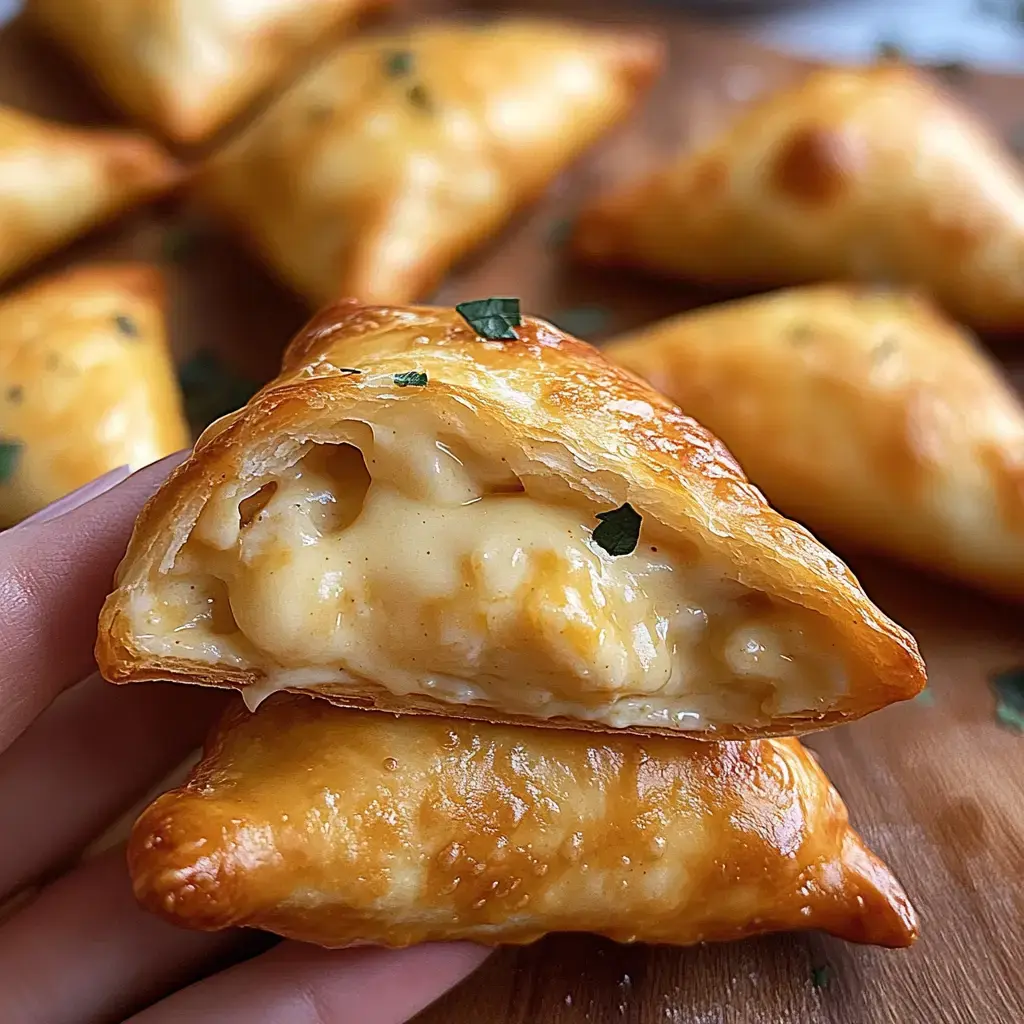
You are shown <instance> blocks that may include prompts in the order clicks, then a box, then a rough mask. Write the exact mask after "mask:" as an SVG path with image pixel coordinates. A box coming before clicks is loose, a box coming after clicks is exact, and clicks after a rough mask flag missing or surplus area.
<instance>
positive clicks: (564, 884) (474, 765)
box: [128, 696, 917, 946]
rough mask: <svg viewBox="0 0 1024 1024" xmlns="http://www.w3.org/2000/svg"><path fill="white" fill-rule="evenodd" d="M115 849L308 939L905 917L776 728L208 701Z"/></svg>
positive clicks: (873, 926)
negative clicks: (573, 723) (574, 725)
mask: <svg viewBox="0 0 1024 1024" xmlns="http://www.w3.org/2000/svg"><path fill="white" fill-rule="evenodd" d="M128 865H129V870H130V872H131V875H132V880H133V884H134V888H135V894H136V896H137V897H138V899H139V900H140V901H141V903H142V904H143V905H144V906H145V907H147V908H148V909H149V910H151V911H154V912H155V913H157V914H160V915H161V916H163V917H165V918H166V919H168V920H169V921H171V922H173V923H174V924H177V925H183V926H185V927H188V928H196V929H203V930H215V929H219V928H228V927H232V926H236V925H245V926H252V927H257V928H263V929H266V930H268V931H271V932H276V933H278V934H280V935H285V936H289V937H291V938H294V939H300V940H302V941H305V942H314V943H318V944H319V945H322V946H346V945H351V944H355V943H373V944H378V945H386V946H407V945H410V944H412V943H417V942H426V941H431V940H436V939H469V940H472V941H475V942H483V943H487V944H493V943H523V942H532V941H534V940H535V939H538V938H540V937H541V936H542V935H544V934H545V933H547V932H552V931H578V932H597V933H599V934H602V935H606V936H608V937H610V938H612V939H616V940H618V941H624V942H632V941H641V942H657V943H673V944H677V945H687V944H690V943H695V942H706V941H717V940H725V939H737V938H742V937H743V936H747V935H752V934H756V933H759V932H767V931H775V930H784V929H798V928H800V929H803V928H819V929H823V930H825V931H829V932H832V933H833V934H835V935H838V936H841V937H842V938H845V939H849V940H851V941H854V942H870V943H875V944H878V945H883V946H908V945H910V943H912V942H913V941H914V938H915V937H916V934H917V922H916V919H915V915H914V911H913V908H912V907H911V905H910V903H909V902H908V900H907V897H906V896H905V894H904V893H903V891H902V889H901V888H900V885H899V883H898V882H897V881H896V879H895V878H894V877H893V876H892V874H891V873H890V872H889V869H888V868H887V867H886V866H885V865H884V864H882V862H881V861H879V860H878V859H877V858H876V857H875V856H874V855H873V854H872V853H870V852H869V851H868V850H867V848H866V847H865V846H864V844H863V842H862V840H861V839H860V837H859V836H858V835H857V833H856V832H854V831H853V830H852V829H851V828H850V826H849V824H848V822H847V816H846V808H845V807H844V806H843V803H842V801H841V800H840V798H839V795H838V794H837V793H836V791H835V790H834V789H833V788H832V786H831V785H830V784H829V781H828V779H827V778H826V777H825V775H824V774H823V772H822V771H821V769H820V768H819V767H818V766H817V764H816V763H815V762H814V760H813V759H812V758H811V756H810V755H809V754H808V752H807V751H806V750H805V749H804V748H803V747H802V746H801V745H800V743H799V742H798V741H797V740H793V739H781V740H776V739H768V740H751V741H746V742H739V743H728V742H719V743H695V742H692V741H689V740H684V739H665V738H650V739H643V738H638V737H633V736H594V735H583V734H580V733H576V732H570V731H561V732H559V731H555V730H550V729H521V728H517V727H515V726H495V725H490V724H482V723H478V722H456V721H449V720H445V719H443V718H428V717H418V718H415V717H412V716H401V717H397V718H396V717H395V716H392V715H379V714H369V713H365V712H359V711H346V710H342V709H339V708H333V707H331V706H330V705H329V704H328V703H327V702H326V701H323V700H311V699H309V698H305V697H290V696H278V697H275V698H274V699H273V700H272V701H269V702H268V703H267V704H266V705H264V706H263V707H261V708H260V710H259V711H258V712H257V713H256V714H255V715H250V714H248V713H247V712H246V710H245V709H244V708H241V707H239V706H237V705H235V706H234V707H233V708H232V710H230V711H229V712H228V713H227V714H226V716H225V718H224V720H223V721H222V722H221V724H220V725H219V727H218V728H217V729H216V730H215V732H214V735H213V736H212V738H211V740H210V742H209V744H208V746H207V750H206V755H205V757H204V759H203V761H202V762H201V763H200V764H199V766H198V767H197V768H196V769H195V770H194V772H193V774H192V776H191V778H190V779H189V781H188V783H187V784H186V785H185V786H184V787H182V788H180V789H176V790H173V791H172V792H170V793H167V794H165V795H164V796H162V797H160V798H159V799H157V800H156V802H155V803H153V804H152V805H151V806H150V807H149V808H148V809H147V810H146V811H145V812H144V813H143V814H142V816H141V817H140V818H139V820H138V822H137V823H136V824H135V828H134V830H133V832H132V838H131V840H130V842H129V847H128Z"/></svg>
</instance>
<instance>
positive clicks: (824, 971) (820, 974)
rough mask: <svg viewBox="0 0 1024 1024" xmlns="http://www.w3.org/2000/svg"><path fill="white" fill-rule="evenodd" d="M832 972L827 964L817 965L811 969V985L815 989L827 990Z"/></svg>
mask: <svg viewBox="0 0 1024 1024" xmlns="http://www.w3.org/2000/svg"><path fill="white" fill-rule="evenodd" d="M831 977H832V970H831V968H830V967H829V965H828V964H818V965H817V966H816V967H812V968H811V984H812V985H813V986H814V987H815V988H828V983H829V981H830V979H831Z"/></svg>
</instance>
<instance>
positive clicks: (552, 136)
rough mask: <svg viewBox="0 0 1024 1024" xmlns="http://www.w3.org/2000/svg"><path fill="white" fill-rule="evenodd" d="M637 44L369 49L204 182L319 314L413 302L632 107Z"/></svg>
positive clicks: (637, 79) (596, 39) (491, 35)
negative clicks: (349, 300)
mask: <svg viewBox="0 0 1024 1024" xmlns="http://www.w3.org/2000/svg"><path fill="white" fill-rule="evenodd" d="M659 62H660V48H659V46H658V44H657V43H656V42H655V41H653V40H652V39H649V38H647V37H644V36H636V35H634V34H631V33H628V32H624V31H616V32H612V31H609V30H608V29H595V28H591V27H587V26H586V25H574V24H564V23H560V22H555V21H530V20H506V21H499V22H497V23H494V24H482V25H469V24H458V23H454V24H452V23H449V24H434V25H428V26H426V27H422V28H416V29H413V30H411V31H409V32H403V33H400V34H390V35H380V36H369V37H366V38H362V39H358V40H356V41H355V42H353V43H350V44H348V45H346V46H344V47H343V48H342V49H340V50H339V51H338V52H337V53H336V54H335V55H334V56H332V57H331V58H330V59H328V60H327V61H325V62H324V63H323V64H321V65H320V66H319V67H317V68H316V69H315V70H313V71H312V72H310V73H309V74H308V75H306V76H305V77H304V78H303V79H301V80H300V81H299V82H298V83H296V84H295V85H294V86H292V87H291V89H289V90H288V92H286V93H285V94H284V95H283V96H282V97H281V98H280V99H278V100H277V101H276V102H275V103H274V104H273V105H272V106H271V107H270V109H269V110H267V111H266V112H265V113H263V114H262V115H261V116H260V117H259V118H258V119H257V120H256V121H255V123H254V124H252V125H251V126H250V127H249V128H247V129H246V130H245V131H244V132H243V133H242V134H241V135H240V136H239V137H238V138H237V139H235V140H234V141H233V142H232V143H231V144H230V145H229V146H228V147H227V149H226V150H225V151H224V152H223V153H221V154H220V155H218V156H217V157H215V158H214V160H213V161H212V163H211V164H210V166H209V168H208V170H207V173H206V174H205V176H204V177H203V187H204V190H205V192H206V194H207V196H208V197H209V199H210V202H211V205H212V206H214V207H215V208H216V209H217V210H219V211H220V212H221V213H222V214H223V215H224V216H225V217H226V219H227V220H229V221H231V222H232V223H233V224H235V225H236V226H237V228H238V230H239V231H240V232H241V233H243V234H244V235H245V236H247V237H248V238H249V239H250V241H251V242H252V244H253V245H254V246H255V248H256V250H257V251H258V252H259V253H260V254H261V255H262V256H263V257H264V258H265V259H266V261H267V262H268V263H269V264H270V266H271V267H273V268H274V269H275V270H276V271H277V273H278V274H279V275H280V276H281V278H282V279H283V280H284V281H285V282H286V283H287V284H289V285H290V286H291V287H292V288H294V289H295V290H296V291H297V292H298V293H300V294H301V295H304V296H306V297H307V298H308V299H309V300H310V301H311V302H312V303H314V304H316V305H321V304H323V303H325V302H330V301H333V300H335V299H337V298H340V297H343V296H347V295H355V296H358V297H359V298H360V299H362V300H363V301H366V302H407V301H410V300H412V299H416V298H422V297H423V296H424V295H425V294H426V293H428V292H429V291H431V289H433V287H434V286H435V285H436V284H437V283H438V281H439V280H440V279H441V278H442V277H443V275H444V274H445V273H446V271H447V270H448V268H449V267H450V266H451V265H452V264H453V263H454V262H455V261H456V260H458V259H459V258H460V257H461V256H462V255H463V254H465V253H466V252H468V251H469V250H470V249H472V248H473V247H474V246H476V245H478V244H479V243H480V242H482V241H483V240H485V239H486V238H488V237H489V236H490V235H492V234H493V233H494V232H495V231H496V230H497V229H498V228H499V227H501V226H502V225H503V224H504V223H505V221H506V220H507V219H508V218H509V216H510V215H511V214H512V212H513V211H514V210H515V208H516V207H518V206H520V205H522V204H524V203H526V202H528V201H529V200H531V199H533V198H535V197H536V196H538V195H539V194H540V193H541V192H542V191H543V190H544V189H545V188H546V187H547V185H548V184H549V183H550V182H551V181H552V179H553V178H554V177H555V176H556V175H557V174H558V173H559V172H560V171H561V170H562V169H563V168H564V167H566V165H568V164H569V163H570V162H571V161H572V160H573V159H574V158H575V157H576V156H577V155H578V154H579V153H580V152H581V151H582V150H584V149H585V148H586V147H587V146H589V145H590V144H591V143H592V142H594V141H595V140H596V139H597V138H598V137H599V136H600V135H601V134H602V133H604V132H605V131H607V130H608V128H610V127H611V126H612V125H613V124H614V123H615V122H616V121H618V120H619V119H620V118H621V117H622V116H623V115H624V114H626V113H627V112H628V111H629V109H630V108H631V107H632V106H633V104H634V103H635V101H636V99H637V97H638V96H639V94H640V92H641V91H642V90H643V88H644V87H645V86H646V85H647V84H648V82H649V81H650V80H651V78H652V77H653V75H654V73H655V71H656V70H657V68H658V66H659Z"/></svg>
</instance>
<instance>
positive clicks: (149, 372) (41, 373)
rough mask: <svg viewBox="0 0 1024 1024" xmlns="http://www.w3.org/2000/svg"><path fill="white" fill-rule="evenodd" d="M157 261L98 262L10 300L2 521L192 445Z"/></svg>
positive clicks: (1, 303)
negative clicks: (167, 330)
mask: <svg viewBox="0 0 1024 1024" xmlns="http://www.w3.org/2000/svg"><path fill="white" fill-rule="evenodd" d="M164 305H165V297H164V284H163V278H162V276H161V274H160V271H159V270H158V269H157V268H156V267H151V266H146V265H143V264H95V265H92V266H86V267H80V268H77V269H75V270H70V271H64V272H62V273H59V274H55V275H53V276H51V277H48V278H44V279H43V280H42V281H39V282H37V283H34V284H32V285H29V286H28V287H26V288H24V289H22V290H21V291H18V292H15V293H14V294H13V295H9V296H7V297H5V298H4V299H3V300H0V527H3V526H10V525H12V524H13V523H16V522H17V521H18V520H20V519H23V518H24V517H25V516H27V515H30V514H31V513H33V512H35V511H37V510H38V509H40V508H42V507H43V506H44V505H47V504H49V503H50V502H51V501H54V500H55V499H57V498H59V497H61V496H62V495H64V494H67V493H68V491H72V490H74V489H75V488H76V487H79V486H81V485H82V484H85V483H88V482H89V481H90V480H92V479H94V478H95V477H97V476H100V475H101V474H103V473H105V472H107V471H108V470H111V469H116V468H117V467H119V466H130V467H132V468H133V469H138V468H139V467H141V466H145V465H147V464H148V463H150V462H154V461H155V460H156V459H159V458H162V457H163V456H164V455H169V454H171V452H175V451H179V450H180V449H182V448H186V447H188V444H189V441H190V434H189V431H188V427H187V424H186V423H185V418H184V415H183V413H182V408H181V396H180V394H179V392H178V383H177V378H176V376H175V373H174V367H173V366H172V364H171V358H170V353H169V352H168V349H167V340H166V336H165V327H164Z"/></svg>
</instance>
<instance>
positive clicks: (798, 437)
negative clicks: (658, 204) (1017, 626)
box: [605, 285, 1024, 597]
mask: <svg viewBox="0 0 1024 1024" xmlns="http://www.w3.org/2000/svg"><path fill="white" fill-rule="evenodd" d="M605 354H606V355H608V356H609V358H612V359H615V360H617V361H618V362H620V363H622V364H623V365H624V366H626V367H628V368H629V369H631V370H633V371H635V372H636V373H639V374H641V375H642V376H643V377H646V378H647V380H649V381H650V382H651V383H652V384H653V385H654V386H655V387H657V388H658V389H659V390H661V391H663V392H664V393H665V394H667V395H669V396H671V398H672V399H673V400H674V401H676V402H678V403H679V404H680V405H681V406H682V407H683V408H684V409H685V410H686V411H687V412H688V413H689V414H690V415H692V416H695V417H696V418H697V419H698V420H700V422H701V423H704V424H705V425H706V426H707V427H708V428H709V429H711V430H713V431H714V432H715V433H716V434H718V436H719V437H721V438H722V439H723V440H724V441H725V443H726V444H727V445H728V446H729V448H730V450H731V451H733V452H734V453H735V454H736V456H737V458H738V459H739V460H740V462H741V463H742V464H743V467H744V468H745V469H746V470H747V472H749V473H750V476H751V479H752V480H753V481H754V483H756V484H757V485H758V486H759V487H761V488H762V489H763V490H764V491H765V493H766V494H767V496H768V498H769V500H770V501H772V502H773V503H774V504H776V505H778V506H779V508H781V509H783V510H784V511H785V512H786V513H787V514H788V515H791V516H793V517H794V518H796V519H798V520H800V521H801V522H803V523H806V524H807V525H808V526H809V527H810V528H811V529H812V530H815V531H816V532H819V531H820V532H821V533H823V534H824V535H825V536H829V537H836V538H843V539H845V540H847V541H849V542H851V543H853V544H854V545H857V546H860V547H863V548H872V549H875V550H877V551H881V552H887V553H891V554H895V555H898V556H901V557H903V558H906V559H909V560H910V561H913V562H917V563H919V564H921V565H923V566H924V567H926V568H930V569H937V570H940V571H942V572H945V573H948V574H950V575H953V576H959V577H961V578H962V579H964V580H967V581H968V582H972V583H976V584H980V585H981V586H984V587H988V588H990V589H992V590H994V591H996V592H998V593H1002V594H1007V595H1011V596H1015V597H1024V408H1022V407H1021V403H1020V400H1019V398H1018V397H1017V395H1016V393H1015V392H1014V391H1013V390H1012V389H1011V388H1010V387H1009V386H1008V384H1007V383H1006V381H1005V380H1004V379H1003V376H1002V374H1001V373H1000V371H999V370H998V369H997V368H996V367H995V365H994V364H993V363H992V361H991V360H990V359H989V357H988V356H987V355H986V354H985V353H984V352H983V351H982V350H981V349H980V348H979V347H978V345H977V344H976V342H975V341H974V339H973V338H971V337H970V336H969V335H968V334H966V333H965V332H964V331H963V330H961V329H960V328H958V327H957V326H956V325H955V324H953V323H951V322H950V321H949V320H947V319H945V318H944V317H943V316H942V314H940V313H939V312H937V311H936V310H935V309H934V308H933V307H932V306H931V305H930V304H929V303H928V302H927V301H925V300H923V299H921V298H919V297H917V296H914V295H909V294H906V293H900V292H894V291H886V290H881V289H872V288H867V287H861V286H856V285H819V286H815V287H806V288H794V289H791V290H789V291H783V292H777V293H775V294H772V295H767V296H764V297H759V298H753V299H746V300H742V301H738V302H731V303H726V304H723V305H720V306H712V307H710V308H707V309H701V310H698V311H696V312H693V313H687V314H684V315H683V316H679V317H674V318H673V319H670V320H666V321H664V322H662V323H660V324H655V325H653V326H652V327H648V328H644V329H642V330H640V331H637V332H636V333H635V334H633V335H631V336H629V337H626V338H623V339H620V340H618V341H616V342H613V343H612V344H611V345H610V346H609V347H608V348H606V349H605Z"/></svg>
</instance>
